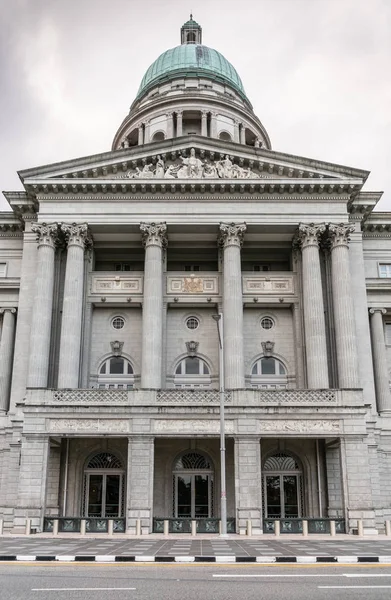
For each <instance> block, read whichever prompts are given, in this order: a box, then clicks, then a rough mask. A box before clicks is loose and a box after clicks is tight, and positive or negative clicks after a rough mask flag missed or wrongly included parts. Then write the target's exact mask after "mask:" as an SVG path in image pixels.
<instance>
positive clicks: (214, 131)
mask: <svg viewBox="0 0 391 600" xmlns="http://www.w3.org/2000/svg"><path fill="white" fill-rule="evenodd" d="M210 137H211V138H217V113H216V112H212V113H211V118H210Z"/></svg>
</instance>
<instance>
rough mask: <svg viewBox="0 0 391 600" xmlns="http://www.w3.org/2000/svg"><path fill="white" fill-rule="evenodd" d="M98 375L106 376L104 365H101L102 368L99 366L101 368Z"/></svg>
mask: <svg viewBox="0 0 391 600" xmlns="http://www.w3.org/2000/svg"><path fill="white" fill-rule="evenodd" d="M99 373H100V374H101V375H105V374H106V363H103V365H102V366H101V368H100V371H99Z"/></svg>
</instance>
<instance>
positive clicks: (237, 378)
mask: <svg viewBox="0 0 391 600" xmlns="http://www.w3.org/2000/svg"><path fill="white" fill-rule="evenodd" d="M246 229H247V226H246V224H245V223H239V224H237V223H230V224H226V223H220V238H219V243H220V244H221V245H222V247H223V264H224V269H223V314H224V371H225V385H226V387H227V388H228V389H235V388H244V357H243V297H242V271H241V262H240V248H241V246H242V243H243V236H244V232H245V231H246Z"/></svg>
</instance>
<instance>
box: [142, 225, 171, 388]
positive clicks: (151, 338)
mask: <svg viewBox="0 0 391 600" xmlns="http://www.w3.org/2000/svg"><path fill="white" fill-rule="evenodd" d="M140 229H141V232H142V236H143V244H144V246H145V266H144V300H143V316H142V319H143V335H142V358H141V387H142V388H154V389H159V388H161V387H162V350H163V248H164V247H165V246H166V245H167V237H166V230H167V227H166V224H165V223H141V225H140Z"/></svg>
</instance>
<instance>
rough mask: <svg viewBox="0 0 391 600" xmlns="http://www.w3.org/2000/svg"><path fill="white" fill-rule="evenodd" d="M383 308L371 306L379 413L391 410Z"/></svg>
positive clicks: (384, 311) (374, 367)
mask: <svg viewBox="0 0 391 600" xmlns="http://www.w3.org/2000/svg"><path fill="white" fill-rule="evenodd" d="M386 312H387V311H386V310H385V309H384V308H371V309H370V310H369V314H370V315H371V338H372V352H373V369H374V372H375V388H376V403H377V410H378V412H379V413H382V412H384V411H387V412H388V411H391V394H390V388H389V376H388V365H387V351H386V344H385V341H384V328H383V315H384V314H385V313H386Z"/></svg>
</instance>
